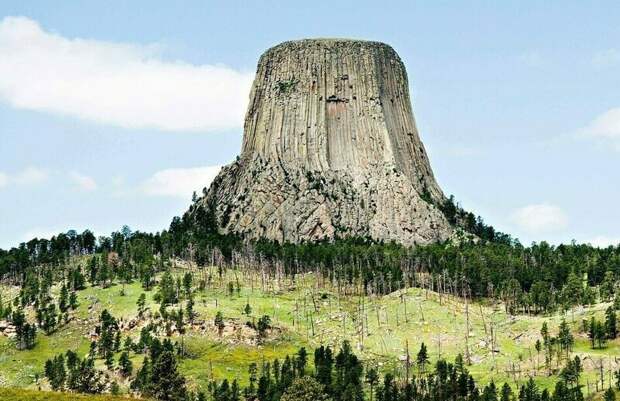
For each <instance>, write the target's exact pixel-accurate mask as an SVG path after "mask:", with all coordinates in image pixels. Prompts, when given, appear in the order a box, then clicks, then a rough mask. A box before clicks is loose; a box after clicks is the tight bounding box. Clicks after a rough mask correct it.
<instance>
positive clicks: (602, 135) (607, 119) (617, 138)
mask: <svg viewBox="0 0 620 401" xmlns="http://www.w3.org/2000/svg"><path fill="white" fill-rule="evenodd" d="M579 135H580V136H582V137H590V138H595V139H599V140H603V141H606V142H609V143H611V144H612V145H614V146H615V147H616V149H617V150H620V107H617V108H613V109H610V110H608V111H606V112H604V113H603V114H600V115H599V116H597V117H596V118H594V120H592V121H591V122H590V123H589V124H588V125H587V126H585V127H584V128H582V129H581V130H579Z"/></svg>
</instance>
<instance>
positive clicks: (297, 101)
mask: <svg viewBox="0 0 620 401" xmlns="http://www.w3.org/2000/svg"><path fill="white" fill-rule="evenodd" d="M408 88H409V85H408V82H407V74H406V71H405V67H404V65H403V63H402V61H401V60H400V58H399V56H398V54H396V52H395V51H394V50H393V49H392V48H391V47H390V46H388V45H386V44H383V43H378V42H367V41H358V40H341V39H318V40H300V41H293V42H285V43H282V44H280V45H278V46H275V47H273V48H271V49H269V50H267V51H266V52H265V53H264V54H263V55H262V56H261V58H260V61H259V63H258V69H257V72H256V78H255V80H254V84H253V86H252V91H251V94H250V103H249V106H248V111H247V115H246V118H245V128H244V136H243V147H242V151H241V155H240V157H239V158H238V160H237V161H236V162H234V163H233V164H231V165H229V166H227V167H225V168H223V169H222V171H221V172H220V174H219V175H218V177H217V178H216V179H215V180H214V182H213V183H212V185H211V187H210V188H209V191H208V192H207V194H206V196H205V197H204V198H202V199H201V200H200V201H199V203H201V204H203V205H205V206H208V207H210V208H212V210H213V211H214V212H215V215H216V217H217V220H218V223H219V226H220V230H221V231H222V232H229V233H238V234H243V235H245V236H246V237H250V238H268V239H272V240H277V241H280V242H284V241H288V242H302V241H313V240H321V239H333V238H337V237H350V236H359V237H370V238H373V239H376V240H385V241H390V240H394V241H397V242H401V243H404V244H407V245H412V244H422V243H429V242H435V241H440V240H445V239H447V238H449V237H451V236H452V235H453V234H454V229H453V227H451V226H450V224H449V223H448V221H447V220H446V218H445V216H444V215H443V214H442V213H441V211H440V210H439V209H438V208H437V206H436V205H437V204H439V203H440V202H442V201H443V200H444V195H443V193H442V191H441V189H440V188H439V186H438V185H437V183H436V181H435V178H434V177H433V173H432V170H431V167H430V164H429V161H428V157H427V155H426V152H425V150H424V146H423V144H422V142H421V141H420V138H419V135H418V131H417V128H416V124H415V120H414V117H413V112H412V110H411V101H410V98H409V89H408Z"/></svg>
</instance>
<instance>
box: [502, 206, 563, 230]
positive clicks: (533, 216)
mask: <svg viewBox="0 0 620 401" xmlns="http://www.w3.org/2000/svg"><path fill="white" fill-rule="evenodd" d="M511 220H512V222H513V223H514V224H516V225H517V227H519V228H520V229H521V230H523V231H525V232H527V233H528V234H545V233H551V232H558V231H561V230H563V229H565V228H566V227H567V226H568V218H567V217H566V215H565V214H564V212H563V211H562V209H561V208H559V207H558V206H554V205H550V204H546V203H543V204H536V205H528V206H525V207H522V208H519V209H517V210H515V211H514V212H513V213H512V216H511Z"/></svg>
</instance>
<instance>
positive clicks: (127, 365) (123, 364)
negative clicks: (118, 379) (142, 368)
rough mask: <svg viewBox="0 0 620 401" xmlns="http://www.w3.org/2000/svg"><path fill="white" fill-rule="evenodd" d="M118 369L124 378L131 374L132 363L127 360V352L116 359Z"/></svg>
mask: <svg viewBox="0 0 620 401" xmlns="http://www.w3.org/2000/svg"><path fill="white" fill-rule="evenodd" d="M128 338H129V337H128ZM118 367H119V368H120V372H121V374H122V375H123V376H124V377H127V376H131V372H132V371H133V363H132V362H131V359H129V353H128V352H127V351H124V352H123V353H121V356H120V357H119V358H118Z"/></svg>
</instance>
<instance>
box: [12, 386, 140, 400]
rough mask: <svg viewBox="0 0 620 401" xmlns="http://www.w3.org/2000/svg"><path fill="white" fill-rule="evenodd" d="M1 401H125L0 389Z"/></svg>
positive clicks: (105, 396) (102, 396)
mask: <svg viewBox="0 0 620 401" xmlns="http://www.w3.org/2000/svg"><path fill="white" fill-rule="evenodd" d="M0 400H2V401H127V400H128V398H125V397H115V396H111V395H82V394H69V393H57V392H50V391H37V390H26V389H23V388H2V387H0Z"/></svg>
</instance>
